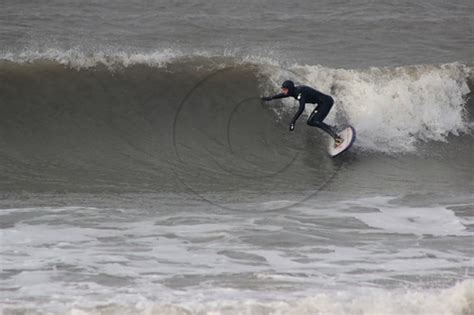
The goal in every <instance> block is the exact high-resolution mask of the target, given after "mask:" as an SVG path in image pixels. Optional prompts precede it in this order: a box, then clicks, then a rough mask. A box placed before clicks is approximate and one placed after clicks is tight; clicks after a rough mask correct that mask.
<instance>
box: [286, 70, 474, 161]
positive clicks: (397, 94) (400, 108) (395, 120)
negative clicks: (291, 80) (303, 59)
mask: <svg viewBox="0 0 474 315" xmlns="http://www.w3.org/2000/svg"><path fill="white" fill-rule="evenodd" d="M293 70H294V72H295V73H297V74H298V75H299V78H297V79H300V80H298V81H300V82H298V83H302V84H308V85H311V86H314V87H316V88H318V89H320V90H321V91H323V92H325V93H328V94H331V95H333V96H334V98H335V101H336V107H335V108H336V111H332V113H331V114H330V115H329V117H328V121H329V122H331V123H335V122H336V115H335V113H336V112H338V113H339V114H340V116H342V117H344V119H345V120H347V122H348V123H349V124H351V125H352V126H354V127H355V129H356V130H357V142H356V146H357V147H359V149H364V150H369V151H377V152H385V153H399V152H412V151H415V150H416V146H417V144H418V143H419V142H420V141H446V139H447V136H448V135H451V134H452V135H459V134H460V133H462V132H468V131H469V127H470V126H469V122H468V120H467V118H466V110H465V103H466V95H467V94H468V93H469V87H468V85H467V80H468V78H469V76H470V75H471V72H472V69H471V68H469V67H466V66H465V65H462V64H459V63H452V64H444V65H418V66H405V67H398V68H371V69H368V70H345V69H329V68H324V67H321V66H296V67H295V68H294V69H293ZM280 76H281V74H280ZM301 81H305V82H301ZM337 122H338V123H341V120H338V121H337Z"/></svg>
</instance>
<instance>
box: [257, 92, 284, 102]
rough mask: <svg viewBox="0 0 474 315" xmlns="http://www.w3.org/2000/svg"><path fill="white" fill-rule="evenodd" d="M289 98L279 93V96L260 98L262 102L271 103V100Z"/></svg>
mask: <svg viewBox="0 0 474 315" xmlns="http://www.w3.org/2000/svg"><path fill="white" fill-rule="evenodd" d="M289 96H290V95H288V94H285V93H280V94H277V95H273V96H264V97H262V101H271V100H276V99H279V98H285V97H289Z"/></svg>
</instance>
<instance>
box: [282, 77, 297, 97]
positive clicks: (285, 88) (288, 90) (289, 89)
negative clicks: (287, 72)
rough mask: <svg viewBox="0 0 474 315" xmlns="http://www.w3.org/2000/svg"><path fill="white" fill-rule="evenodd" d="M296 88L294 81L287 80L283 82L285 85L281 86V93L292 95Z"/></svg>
mask: <svg viewBox="0 0 474 315" xmlns="http://www.w3.org/2000/svg"><path fill="white" fill-rule="evenodd" d="M294 88H295V84H294V83H293V81H291V80H286V81H285V82H283V84H282V85H281V91H282V92H283V93H284V94H288V93H291V92H292V91H293V90H294Z"/></svg>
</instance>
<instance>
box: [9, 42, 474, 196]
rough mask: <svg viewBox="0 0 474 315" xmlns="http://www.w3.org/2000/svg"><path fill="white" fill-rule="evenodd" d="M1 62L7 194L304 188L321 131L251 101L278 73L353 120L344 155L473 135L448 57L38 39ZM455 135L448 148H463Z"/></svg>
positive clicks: (462, 78)
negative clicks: (333, 59) (333, 65)
mask: <svg viewBox="0 0 474 315" xmlns="http://www.w3.org/2000/svg"><path fill="white" fill-rule="evenodd" d="M1 60H2V61H1V62H0V81H1V82H2V85H1V86H0V141H1V142H0V143H1V148H2V150H1V152H0V164H1V166H0V167H1V173H2V177H3V178H2V187H1V189H2V190H7V191H9V190H16V189H26V190H30V189H32V190H38V189H40V188H39V187H40V186H41V187H42V188H41V189H40V190H42V189H48V190H51V189H53V190H55V189H59V190H61V189H65V190H69V189H74V190H78V189H79V190H81V189H85V190H87V189H90V187H91V185H95V186H97V187H101V189H105V190H107V189H114V187H115V186H114V185H115V183H120V185H119V186H120V187H122V188H123V187H124V183H127V184H126V185H127V186H128V187H130V188H131V189H132V190H141V191H142V190H147V189H156V187H161V189H167V188H169V189H171V190H175V187H176V186H177V185H178V184H182V182H183V178H184V179H185V181H186V182H187V181H193V180H194V179H195V180H196V181H206V182H209V183H211V182H212V183H214V184H215V186H216V187H214V188H212V189H217V188H218V187H222V184H225V185H227V186H229V185H230V186H232V187H234V186H235V187H234V188H246V187H248V185H249V178H250V181H251V182H252V183H253V184H254V185H256V186H258V187H261V185H262V183H267V182H268V181H267V180H266V178H269V177H272V181H271V182H269V183H268V185H269V186H268V189H274V187H275V185H276V184H278V183H281V184H282V189H283V187H284V185H286V178H287V177H288V174H287V173H285V172H290V173H291V174H294V176H299V175H301V176H300V179H301V180H300V181H299V182H300V183H301V187H305V185H308V183H309V182H308V181H305V180H304V177H306V176H305V174H307V172H313V171H314V165H313V164H311V163H313V162H311V161H310V160H316V161H318V170H317V173H316V175H317V177H319V178H327V176H326V175H327V174H331V173H332V172H334V170H335V169H337V168H338V167H339V166H338V165H337V163H336V164H334V163H333V162H331V161H330V160H329V159H328V158H327V156H326V151H325V147H326V141H327V138H326V137H325V136H324V135H323V134H322V133H320V132H319V131H316V130H315V129H312V128H309V127H308V126H306V124H305V123H304V119H305V118H304V117H302V118H300V121H299V122H298V124H297V130H296V132H295V133H294V134H290V133H288V132H287V122H288V120H289V119H290V117H291V116H292V115H293V113H294V111H295V106H296V104H295V102H294V101H292V100H285V101H283V102H273V103H267V104H264V105H262V104H261V103H260V101H259V97H260V95H263V94H270V93H275V92H277V91H278V86H279V84H280V82H281V81H282V80H283V79H287V78H291V79H293V80H295V81H296V82H297V83H299V84H307V85H311V86H314V87H316V88H317V89H319V90H321V91H323V92H326V93H329V94H331V95H333V96H334V98H335V100H336V106H335V110H333V111H332V112H331V114H330V115H329V116H328V121H329V122H330V123H332V124H336V125H339V126H341V125H344V124H347V123H349V124H351V125H353V126H354V127H355V128H356V129H357V131H358V140H357V143H356V145H355V148H354V150H353V153H354V154H357V153H360V154H369V155H370V154H387V155H389V156H393V155H398V154H401V153H403V154H404V153H420V152H422V151H423V150H428V152H430V151H429V150H431V149H432V148H433V147H435V148H436V147H437V146H438V147H439V144H438V143H440V142H449V143H452V145H454V146H456V145H457V144H455V143H456V141H458V140H456V139H464V138H466V137H467V139H471V137H470V136H469V134H470V126H471V125H472V122H471V117H470V115H471V114H470V109H471V108H472V104H470V103H469V102H468V99H469V95H470V89H469V84H471V83H470V82H472V69H471V68H470V67H469V66H466V65H462V64H457V63H453V64H443V65H418V66H405V67H398V68H370V69H361V70H345V69H330V68H325V67H322V66H311V65H290V66H285V67H283V66H282V65H280V64H279V63H278V62H277V61H274V60H270V59H268V58H261V57H252V56H249V57H246V58H236V57H233V56H212V55H209V54H206V53H202V54H196V55H193V56H187V55H185V54H182V53H180V52H174V51H171V50H169V51H168V50H164V51H159V52H155V53H150V54H129V53H114V54H105V53H95V54H82V53H80V52H77V51H57V50H54V51H53V50H50V51H44V52H25V53H20V54H3V55H2V57H1ZM311 109H312V106H311V105H310V106H308V109H307V113H309V112H310V111H311ZM463 137H464V138H463ZM468 141H471V140H468ZM461 142H462V141H461ZM459 146H460V147H459V148H457V149H456V151H457V152H459V150H461V151H462V150H466V149H465V148H464V147H465V146H463V145H462V144H459ZM446 158H448V157H446ZM202 173H205V174H206V175H205V178H204V179H203V178H202V177H201V176H202ZM223 173H227V174H230V175H232V176H230V177H232V178H233V180H232V181H231V182H229V180H228V178H229V176H227V177H226V178H227V179H223V176H222V174H223ZM177 175H178V176H177ZM199 178H200V179H199ZM222 181H224V182H222ZM209 185H211V186H212V184H209Z"/></svg>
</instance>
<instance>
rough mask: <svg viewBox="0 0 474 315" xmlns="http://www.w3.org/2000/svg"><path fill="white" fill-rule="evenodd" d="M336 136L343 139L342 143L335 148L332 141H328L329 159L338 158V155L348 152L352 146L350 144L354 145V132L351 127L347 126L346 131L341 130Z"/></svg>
mask: <svg viewBox="0 0 474 315" xmlns="http://www.w3.org/2000/svg"><path fill="white" fill-rule="evenodd" d="M338 135H339V136H340V137H341V138H342V139H344V141H343V142H342V143H341V144H340V145H338V146H337V147H336V146H335V143H334V139H332V138H331V141H329V147H328V152H329V155H330V156H331V157H335V156H338V155H339V154H341V153H343V152H345V151H347V150H349V148H350V147H351V146H352V144H353V143H354V141H355V139H356V131H355V129H354V128H353V127H352V126H349V127H347V128H346V129H344V130H342V131H341V132H339V133H338Z"/></svg>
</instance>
